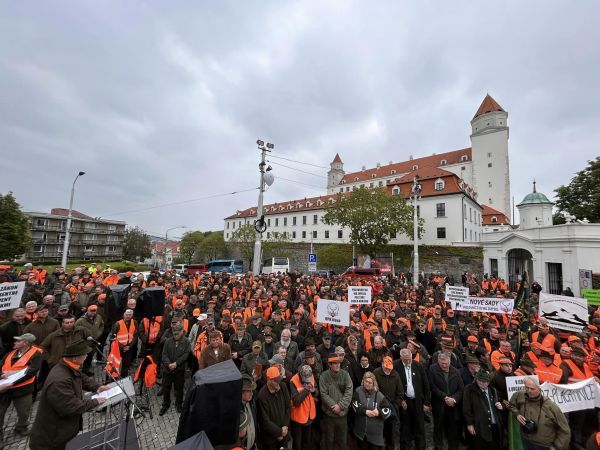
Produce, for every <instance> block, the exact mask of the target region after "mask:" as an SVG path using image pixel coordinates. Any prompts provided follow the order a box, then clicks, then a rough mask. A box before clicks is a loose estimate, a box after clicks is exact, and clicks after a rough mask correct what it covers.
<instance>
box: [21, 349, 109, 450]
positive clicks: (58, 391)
mask: <svg viewBox="0 0 600 450" xmlns="http://www.w3.org/2000/svg"><path fill="white" fill-rule="evenodd" d="M99 386H100V385H99V384H98V383H96V382H95V381H94V379H93V378H91V377H88V376H86V375H85V374H82V373H81V372H79V371H76V370H74V369H71V368H70V367H68V366H67V365H66V364H65V363H64V362H62V360H61V363H60V364H57V365H56V366H54V367H53V368H52V370H51V371H50V374H49V375H48V378H47V379H46V383H45V384H44V389H43V390H42V394H41V396H40V397H41V398H40V405H39V408H38V412H37V415H36V417H35V422H34V423H33V427H32V428H31V438H30V440H29V448H30V449H31V450H62V449H64V448H65V445H66V443H67V442H68V441H70V440H71V439H73V438H74V437H75V436H76V435H77V433H79V430H81V421H82V415H83V413H84V412H87V411H91V410H92V409H94V408H95V407H96V406H97V405H98V402H96V400H91V399H89V400H84V399H83V391H84V390H86V391H95V390H97V389H98V387H99Z"/></svg>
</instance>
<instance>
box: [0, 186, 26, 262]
mask: <svg viewBox="0 0 600 450" xmlns="http://www.w3.org/2000/svg"><path fill="white" fill-rule="evenodd" d="M0 230H2V232H0V260H4V259H5V260H9V261H12V260H13V259H15V258H16V257H18V256H20V255H22V254H24V253H27V251H29V249H31V237H30V235H29V221H28V220H27V216H26V215H25V214H23V212H22V211H21V205H19V204H18V203H17V201H16V200H15V197H14V196H13V194H12V192H9V193H8V194H6V195H2V194H0Z"/></svg>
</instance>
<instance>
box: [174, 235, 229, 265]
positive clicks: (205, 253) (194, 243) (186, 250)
mask: <svg viewBox="0 0 600 450" xmlns="http://www.w3.org/2000/svg"><path fill="white" fill-rule="evenodd" d="M226 251H227V248H226V246H225V241H224V239H223V232H222V231H188V232H187V233H185V234H184V235H183V237H182V238H181V242H180V243H179V256H180V259H181V260H182V261H183V262H184V263H186V264H190V263H192V262H199V261H210V260H211V259H217V258H218V257H220V256H224V254H225V253H226Z"/></svg>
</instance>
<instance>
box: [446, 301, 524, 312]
mask: <svg viewBox="0 0 600 450" xmlns="http://www.w3.org/2000/svg"><path fill="white" fill-rule="evenodd" d="M513 308H514V301H513V299H511V298H495V297H469V298H467V300H465V301H463V302H461V303H458V304H457V305H456V306H455V307H454V309H456V310H457V311H478V312H485V313H491V314H512V311H513Z"/></svg>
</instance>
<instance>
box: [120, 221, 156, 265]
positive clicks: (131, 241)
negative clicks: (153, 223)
mask: <svg viewBox="0 0 600 450" xmlns="http://www.w3.org/2000/svg"><path fill="white" fill-rule="evenodd" d="M123 254H124V256H125V258H126V259H129V260H135V261H141V260H143V259H144V258H149V257H150V255H152V249H151V245H150V237H149V236H148V234H146V232H145V231H144V230H142V229H141V228H139V227H135V228H131V227H129V228H127V229H126V230H125V240H124V242H123Z"/></svg>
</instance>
